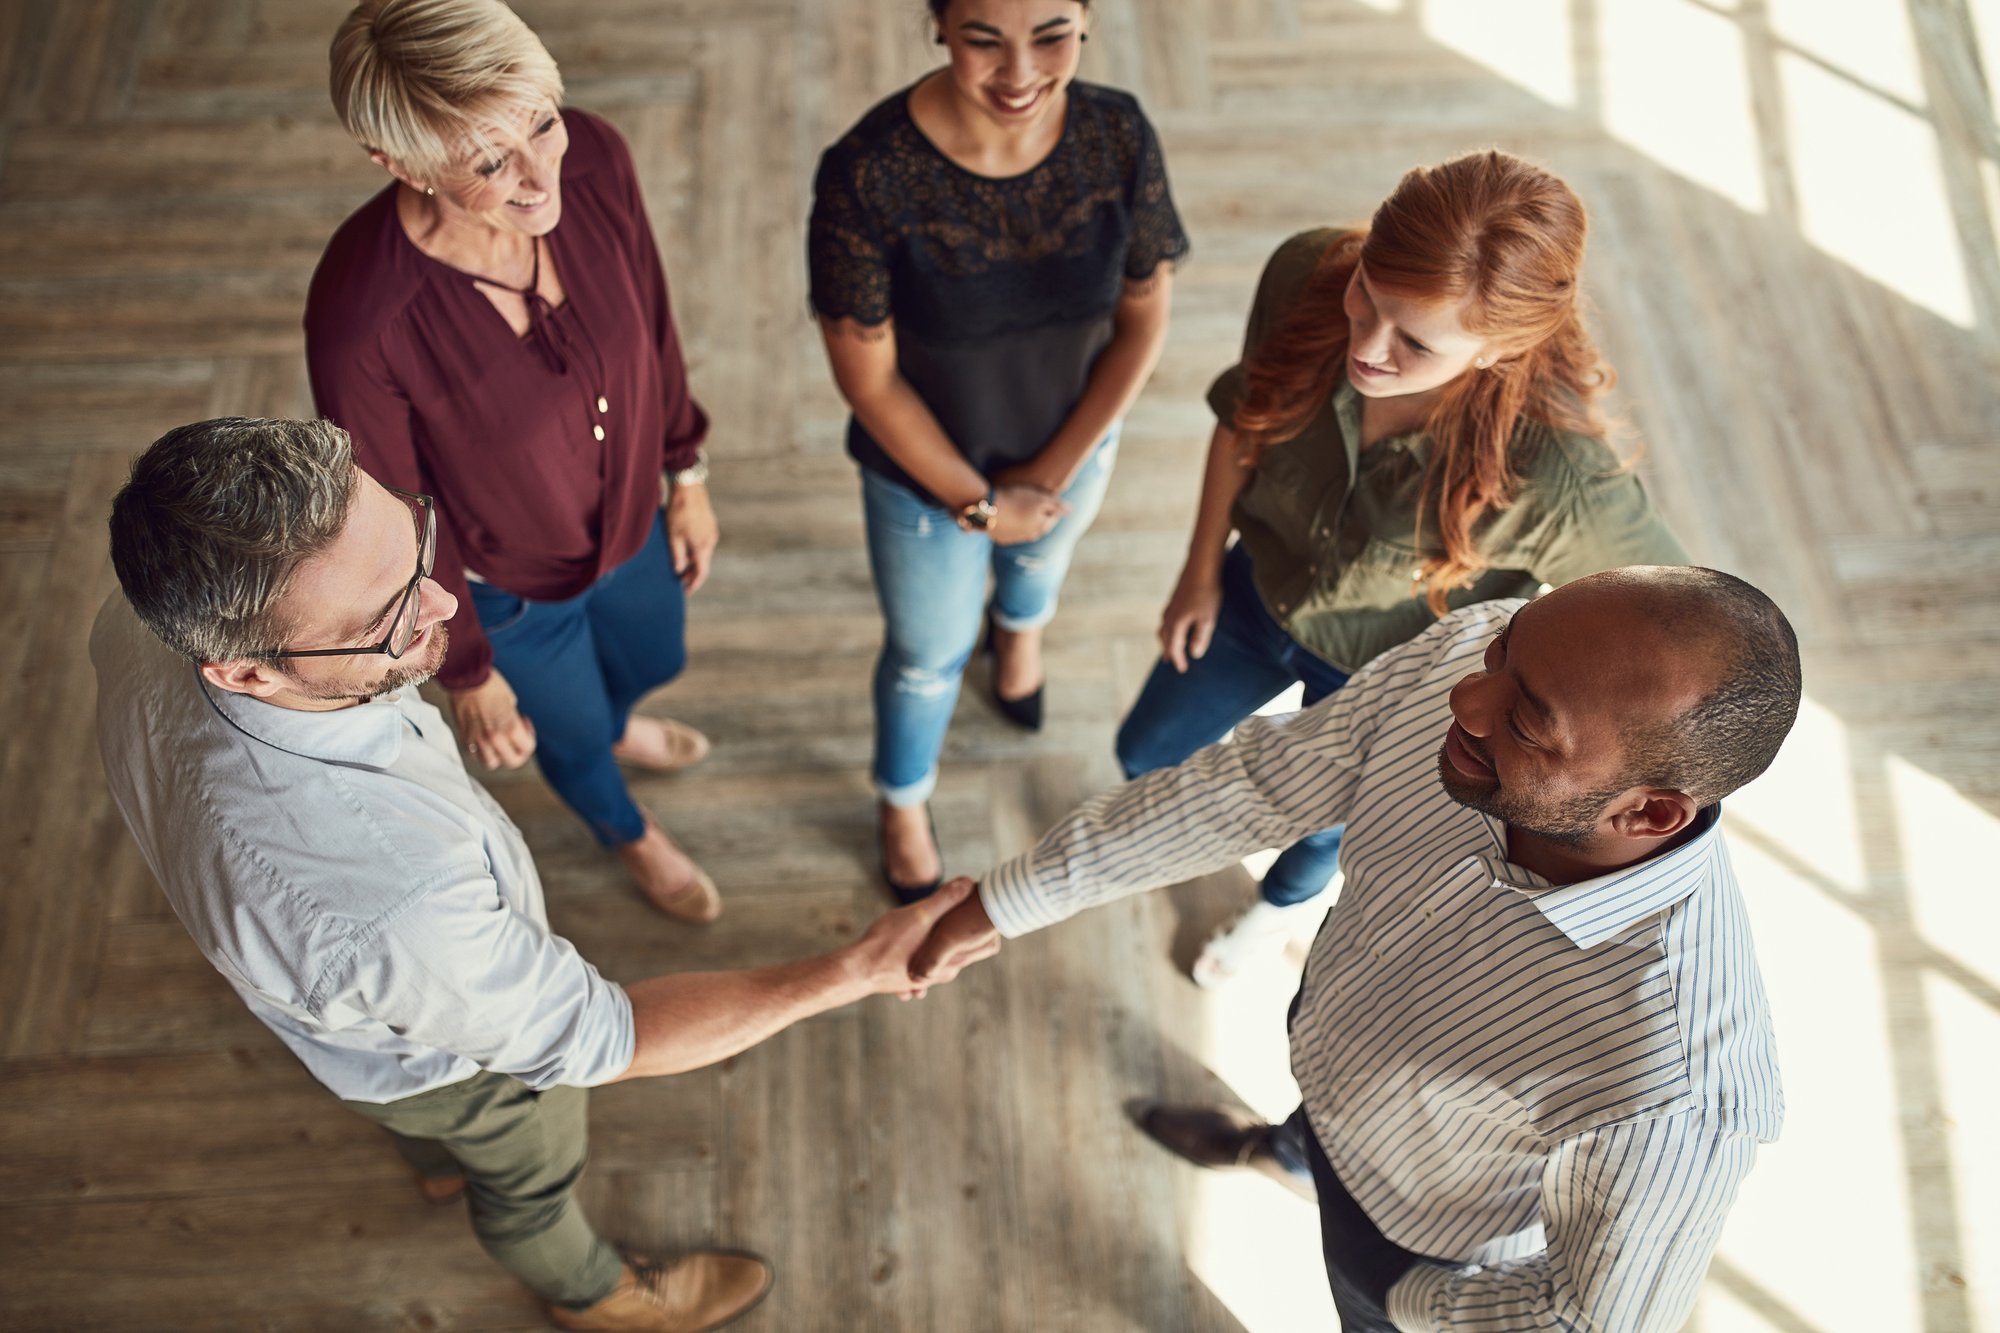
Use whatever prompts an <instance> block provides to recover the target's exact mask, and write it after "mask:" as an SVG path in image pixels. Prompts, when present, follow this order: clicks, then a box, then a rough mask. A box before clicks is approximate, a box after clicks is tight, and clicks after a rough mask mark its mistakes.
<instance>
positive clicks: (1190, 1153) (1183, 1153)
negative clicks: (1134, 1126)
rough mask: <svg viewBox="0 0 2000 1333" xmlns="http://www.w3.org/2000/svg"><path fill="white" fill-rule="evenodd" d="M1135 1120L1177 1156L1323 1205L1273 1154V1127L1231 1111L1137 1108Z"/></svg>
mask: <svg viewBox="0 0 2000 1333" xmlns="http://www.w3.org/2000/svg"><path fill="white" fill-rule="evenodd" d="M1133 1119H1134V1120H1136V1121H1137V1122H1138V1124H1139V1128H1140V1129H1143V1130H1145V1131H1146V1134H1147V1137H1149V1138H1151V1139H1152V1140H1153V1141H1154V1142H1156V1143H1158V1144H1159V1145H1160V1146H1161V1147H1163V1148H1165V1149H1166V1150H1167V1151H1169V1152H1171V1153H1173V1154H1174V1155H1175V1156H1177V1157H1182V1158H1185V1159H1186V1160H1188V1161H1190V1162H1193V1163H1194V1164H1195V1165H1196V1166H1205V1167H1208V1168H1209V1169H1210V1170H1213V1171H1236V1170H1244V1171H1256V1172H1258V1173H1259V1174H1261V1175H1266V1176H1269V1177H1270V1178H1271V1179H1273V1180H1275V1181H1277V1182H1278V1183H1279V1184H1280V1185H1283V1186H1284V1187H1285V1188H1286V1189H1288V1190H1290V1191H1291V1192H1292V1193H1294V1194H1296V1195H1298V1196H1299V1197H1300V1198H1301V1199H1304V1200H1305V1201H1306V1202H1307V1203H1317V1202H1319V1191H1318V1190H1316V1189H1314V1188H1313V1183H1312V1181H1311V1180H1309V1179H1307V1178H1305V1177H1303V1176H1299V1175H1296V1174H1294V1173H1293V1172H1291V1171H1289V1170H1287V1169H1286V1168H1285V1164H1284V1163H1283V1162H1281V1161H1279V1160H1278V1155H1277V1154H1276V1153H1275V1152H1273V1151H1272V1150H1271V1129H1272V1126H1270V1125H1267V1124H1265V1123H1264V1122H1263V1121H1261V1120H1259V1119H1257V1118H1256V1117H1255V1116H1253V1115H1250V1114H1249V1113H1248V1112H1244V1111H1238V1110H1235V1109H1234V1108H1232V1107H1227V1106H1158V1105H1147V1106H1142V1107H1140V1108H1138V1110H1137V1111H1136V1112H1135V1113H1134V1115H1133Z"/></svg>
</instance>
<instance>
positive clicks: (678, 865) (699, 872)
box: [617, 815, 722, 926]
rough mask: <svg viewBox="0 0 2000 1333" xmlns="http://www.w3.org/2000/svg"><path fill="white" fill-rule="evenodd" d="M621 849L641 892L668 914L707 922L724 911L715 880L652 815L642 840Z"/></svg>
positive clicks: (620, 856)
mask: <svg viewBox="0 0 2000 1333" xmlns="http://www.w3.org/2000/svg"><path fill="white" fill-rule="evenodd" d="M617 851H618V859H619V860H620V861H623V862H624V863H625V870H626V872H627V873H628V874H630V875H631V876H632V880H633V882H634V883H635V884H637V885H638V886H639V893H640V895H641V896H642V897H644V898H645V900H646V901H647V902H649V903H651V904H652V905H653V906H655V907H657V908H659V909H660V910H661V911H662V912H665V913H666V914H667V915H668V916H670V917H673V918H675V919H676V920H680V921H686V922H689V923H690V924H692V925H697V926H705V925H707V924H708V923H709V922H711V921H713V920H715V919H716V918H717V917H719V916H721V915H722V894H721V893H720V892H719V891H718V890H717V889H716V887H715V881H714V880H712V879H710V878H709V877H708V872H707V871H705V870H703V869H702V868H701V867H700V866H698V865H696V864H695V863H694V858H693V857H691V856H689V855H688V854H687V853H686V852H685V851H682V850H681V847H680V844H679V843H676V842H675V841H674V840H673V839H672V838H670V837H668V836H667V834H666V830H664V829H662V828H661V827H660V826H659V825H658V824H655V823H654V822H653V820H652V817H651V816H650V815H649V816H647V818H646V831H645V832H644V833H643V834H641V835H640V836H639V840H638V841H637V842H628V843H626V844H625V845H624V846H623V847H620V848H618V849H617Z"/></svg>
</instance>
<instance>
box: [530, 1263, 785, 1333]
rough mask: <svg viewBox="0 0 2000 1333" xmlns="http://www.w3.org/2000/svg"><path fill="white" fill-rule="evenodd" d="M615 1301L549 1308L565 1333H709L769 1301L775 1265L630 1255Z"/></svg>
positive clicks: (552, 1317)
mask: <svg viewBox="0 0 2000 1333" xmlns="http://www.w3.org/2000/svg"><path fill="white" fill-rule="evenodd" d="M626 1258H627V1259H629V1260H630V1263H628V1264H627V1265H626V1268H625V1272H624V1275H623V1276H622V1277H620V1278H619V1279H618V1285H617V1287H616V1288H614V1289H613V1290H612V1292H611V1294H610V1295H609V1296H606V1297H605V1298H604V1299H603V1300H601V1301H599V1302H598V1303H597V1304H595V1305H592V1306H587V1307H585V1308H584V1309H581V1310H565V1309H563V1308H562V1307H561V1306H559V1305H551V1306H549V1307H548V1311H549V1318H551V1319H553V1320H555V1321H556V1323H557V1324H559V1325H561V1326H562V1327H563V1328H575V1329H594V1330H603V1331H605V1333H626V1331H627V1330H631V1331H632V1333H641V1331H643V1333H708V1330H709V1329H713V1328H721V1327H722V1326H723V1325H724V1324H727V1323H729V1322H731V1321H732V1320H734V1319H735V1318H737V1316H739V1315H741V1314H743V1313H744V1312H746V1311H747V1310H749V1309H750V1308H751V1307H752V1306H754V1305H756V1304H757V1302H759V1301H761V1300H763V1299H764V1297H765V1296H766V1295H768V1294H769V1293H770V1290H771V1265H770V1262H769V1261H768V1260H766V1259H764V1258H763V1257H762V1256H761V1255H755V1254H751V1253H749V1252H747V1251H744V1250H697V1251H696V1252H695V1253H693V1254H688V1255H683V1256H681V1257H680V1258H678V1259H675V1260H674V1261H672V1262H671V1263H664V1264H662V1263H654V1262H653V1261H651V1260H649V1259H646V1258H643V1257H642V1256H640V1255H636V1254H633V1255H627V1256H626Z"/></svg>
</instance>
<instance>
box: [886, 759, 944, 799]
mask: <svg viewBox="0 0 2000 1333" xmlns="http://www.w3.org/2000/svg"><path fill="white" fill-rule="evenodd" d="M937 780H938V772H937V768H936V767H935V766H933V767H932V768H931V771H930V772H928V773H926V774H924V775H923V776H922V777H920V778H918V779H917V780H916V781H915V782H908V783H904V784H903V785H902V786H900V787H892V786H890V785H889V784H888V783H886V782H884V781H882V779H881V778H879V777H877V778H876V779H875V794H876V795H877V796H879V797H881V798H882V803H883V804H884V805H893V806H898V807H906V806H912V805H922V804H923V803H924V802H925V801H928V800H929V799H930V798H931V793H932V792H934V791H936V790H937Z"/></svg>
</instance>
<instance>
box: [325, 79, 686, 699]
mask: <svg viewBox="0 0 2000 1333" xmlns="http://www.w3.org/2000/svg"><path fill="white" fill-rule="evenodd" d="M563 118H564V120H565V122H566V123H567V125H568V128H569V151H568V153H566V154H565V155H564V157H563V163H562V221H561V222H559V223H558V224H557V225H556V229H555V230H554V231H552V232H550V233H549V236H548V247H547V249H546V251H545V259H544V262H548V261H549V260H551V259H552V260H553V261H554V263H555V265H556V269H557V272H558V273H559V274H560V276H561V279H562V285H563V290H564V292H565V293H566V294H567V299H566V300H565V301H564V303H563V305H562V306H561V307H560V308H559V309H558V310H556V311H555V312H554V314H553V315H552V316H550V318H552V319H553V320H555V321H556V326H555V327H552V328H551V329H549V330H548V334H549V336H548V337H547V338H546V339H544V338H541V337H538V336H535V335H530V336H529V337H526V338H523V337H519V336H517V335H516V334H515V333H514V331H513V329H512V328H510V327H509V326H508V324H507V321H506V319H505V318H503V317H502V316H501V314H500V312H499V311H498V310H496V309H494V307H493V303H492V302H491V301H490V300H488V299H487V297H486V296H485V294H484V293H483V292H482V291H481V290H480V289H479V288H478V287H477V286H475V285H474V284H473V281H472V279H471V278H470V277H469V276H467V275H466V274H464V273H461V272H459V271H458V270H457V269H454V268H451V267H450V266H449V265H446V264H443V263H440V262H439V261H437V260H435V259H432V258H431V257H430V256H428V255H426V254H424V252H423V251H421V250H419V249H417V247H416V245H415V244H414V243H413V242H411V240H410V238H409V236H408V234H407V233H405V232H404V230H403V225H402V222H401V221H400V220H399V219H398V218H397V216H396V188H397V187H396V186H394V185H391V186H389V187H388V188H387V189H384V190H383V191H382V192H381V193H380V194H378V195H376V196H375V197H374V198H373V199H371V200H369V201H368V202H367V203H366V204H364V205H362V207H361V208H360V210H359V211H357V212H356V213H355V214H354V215H353V216H352V217H350V218H348V219H347V221H346V222H344V223H342V224H341V226H340V230H338V231H336V232H335V233H334V235H333V239H332V240H331V241H330V242H328V243H327V247H326V253H325V254H324V255H322V256H321V257H320V261H319V268H318V270H317V271H315V272H314V274H313V280H312V288H311V291H310V293H309V294H308V296H307V298H306V320H305V322H306V367H307V370H308V371H309V372H310V374H311V377H312V390H313V400H314V402H315V403H316V404H317V405H318V408H319V412H320V415H321V416H323V417H326V418H327V419H328V420H330V421H332V422H334V423H336V424H337V425H339V426H341V427H343V428H345V429H346V430H347V431H348V433H349V434H351V435H352V436H353V437H354V454H355V460H356V462H358V463H359V464H360V465H361V466H362V467H363V468H364V469H365V470H366V471H367V472H368V473H369V474H370V475H371V476H373V477H374V478H375V479H376V480H378V481H380V482H382V483H384V484H385V485H389V486H395V487H398V488H400V489H403V490H410V491H421V492H423V493H425V494H427V495H431V496H434V497H435V498H436V500H437V507H438V552H437V568H436V572H435V575H434V577H435V578H436V579H437V581H438V582H439V583H442V584H443V585H444V586H445V588H446V589H447V590H449V591H450V592H451V593H452V594H453V595H454V596H456V597H457V598H458V603H459V609H458V614H457V615H455V616H453V617H452V619H451V620H450V622H449V624H450V627H451V649H450V652H449V653H448V655H447V656H446V658H445V664H444V670H443V671H442V672H440V673H439V676H438V678H439V680H440V681H442V682H443V684H444V685H445V687H446V688H447V689H454V690H460V689H467V688H470V687H471V686H474V685H477V684H479V683H480V682H482V681H484V680H485V679H486V678H487V676H488V675H489V674H491V672H492V669H493V651H492V648H491V646H490V645H489V644H488V643H487V641H486V635H485V634H484V633H483V632H482V631H481V630H480V627H479V618H478V617H477V616H476V615H475V614H474V613H473V609H472V598H471V596H470V594H469V593H468V591H467V583H466V577H465V574H466V571H467V570H468V569H470V570H474V571H476V572H477V573H478V574H479V576H480V577H481V578H484V579H486V580H487V581H488V582H490V583H493V584H495V585H497V586H499V587H502V588H505V589H506V590H507V591H508V592H511V593H514V594H515V595H517V596H520V597H526V598H529V599H531V600H535V601H560V600H562V599H564V598H568V597H574V596H575V595H576V594H578V593H580V592H582V591H583V590H584V589H585V588H587V587H589V586H590V585H591V583H593V582H594V581H595V580H596V579H597V578H598V577H599V576H600V575H602V574H603V573H605V572H606V571H607V570H610V569H612V568H613V567H615V566H617V565H619V564H622V563H624V562H625V561H626V560H629V559H630V558H631V557H632V556H634V555H636V554H637V553H638V551H639V548H640V547H641V546H643V545H644V544H645V541H646V537H647V535H648V534H649V533H650V532H651V530H652V524H653V516H654V513H655V512H656V511H657V510H658V508H659V504H660V475H661V473H662V472H663V471H674V470H678V469H680V468H684V467H687V466H689V465H691V464H692V463H693V461H694V455H695V450H696V449H698V448H699V447H700V446H701V442H702V440H703V439H704V438H705V437H706V436H707V434H708V417H707V415H706V414H705V413H703V411H702V410H701V407H700V405H699V404H697V403H696V402H695V401H694V398H693V397H692V396H691V395H690V394H689V392H688V385H687V368H686V367H685V366H684V365H683V364H682V362H681V348H680V338H679V335H677V334H676V333H675V332H674V320H673V313H672V311H671V310H670V309H669V307H668V304H667V281H666V274H665V273H664V271H663V270H662V269H661V267H660V254H659V250H658V248H657V247H656V246H655V245H654V242H653V232H652V228H651V226H650V225H649V224H648V223H647V221H646V209H645V205H644V203H643V202H642V200H641V199H640V196H639V181H638V176H637V174H636V172H635V171H634V170H633V166H632V154H631V150H630V149H628V148H627V147H626V146H625V141H624V140H623V139H621V138H620V137H619V136H618V132H617V131H616V130H614V129H612V128H611V126H609V125H607V124H606V123H605V122H604V121H602V120H599V119H598V118H597V117H595V116H592V115H589V114H587V113H585V112H582V111H577V110H574V109H572V110H566V111H565V112H563ZM545 344H546V345H545ZM551 347H553V348H557V349H560V350H559V351H557V352H555V353H554V354H553V355H552V354H551V351H550V350H549V349H550V348H551ZM559 363H566V365H567V371H566V373H565V372H564V371H563V370H561V369H558V364H559ZM600 396H601V397H602V399H603V401H604V403H605V409H604V410H603V411H602V412H600V411H599V410H598V407H597V404H598V400H599V398H600ZM599 427H601V428H602V434H603V438H602V439H601V440H600V439H599V438H598V433H597V428H599Z"/></svg>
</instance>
